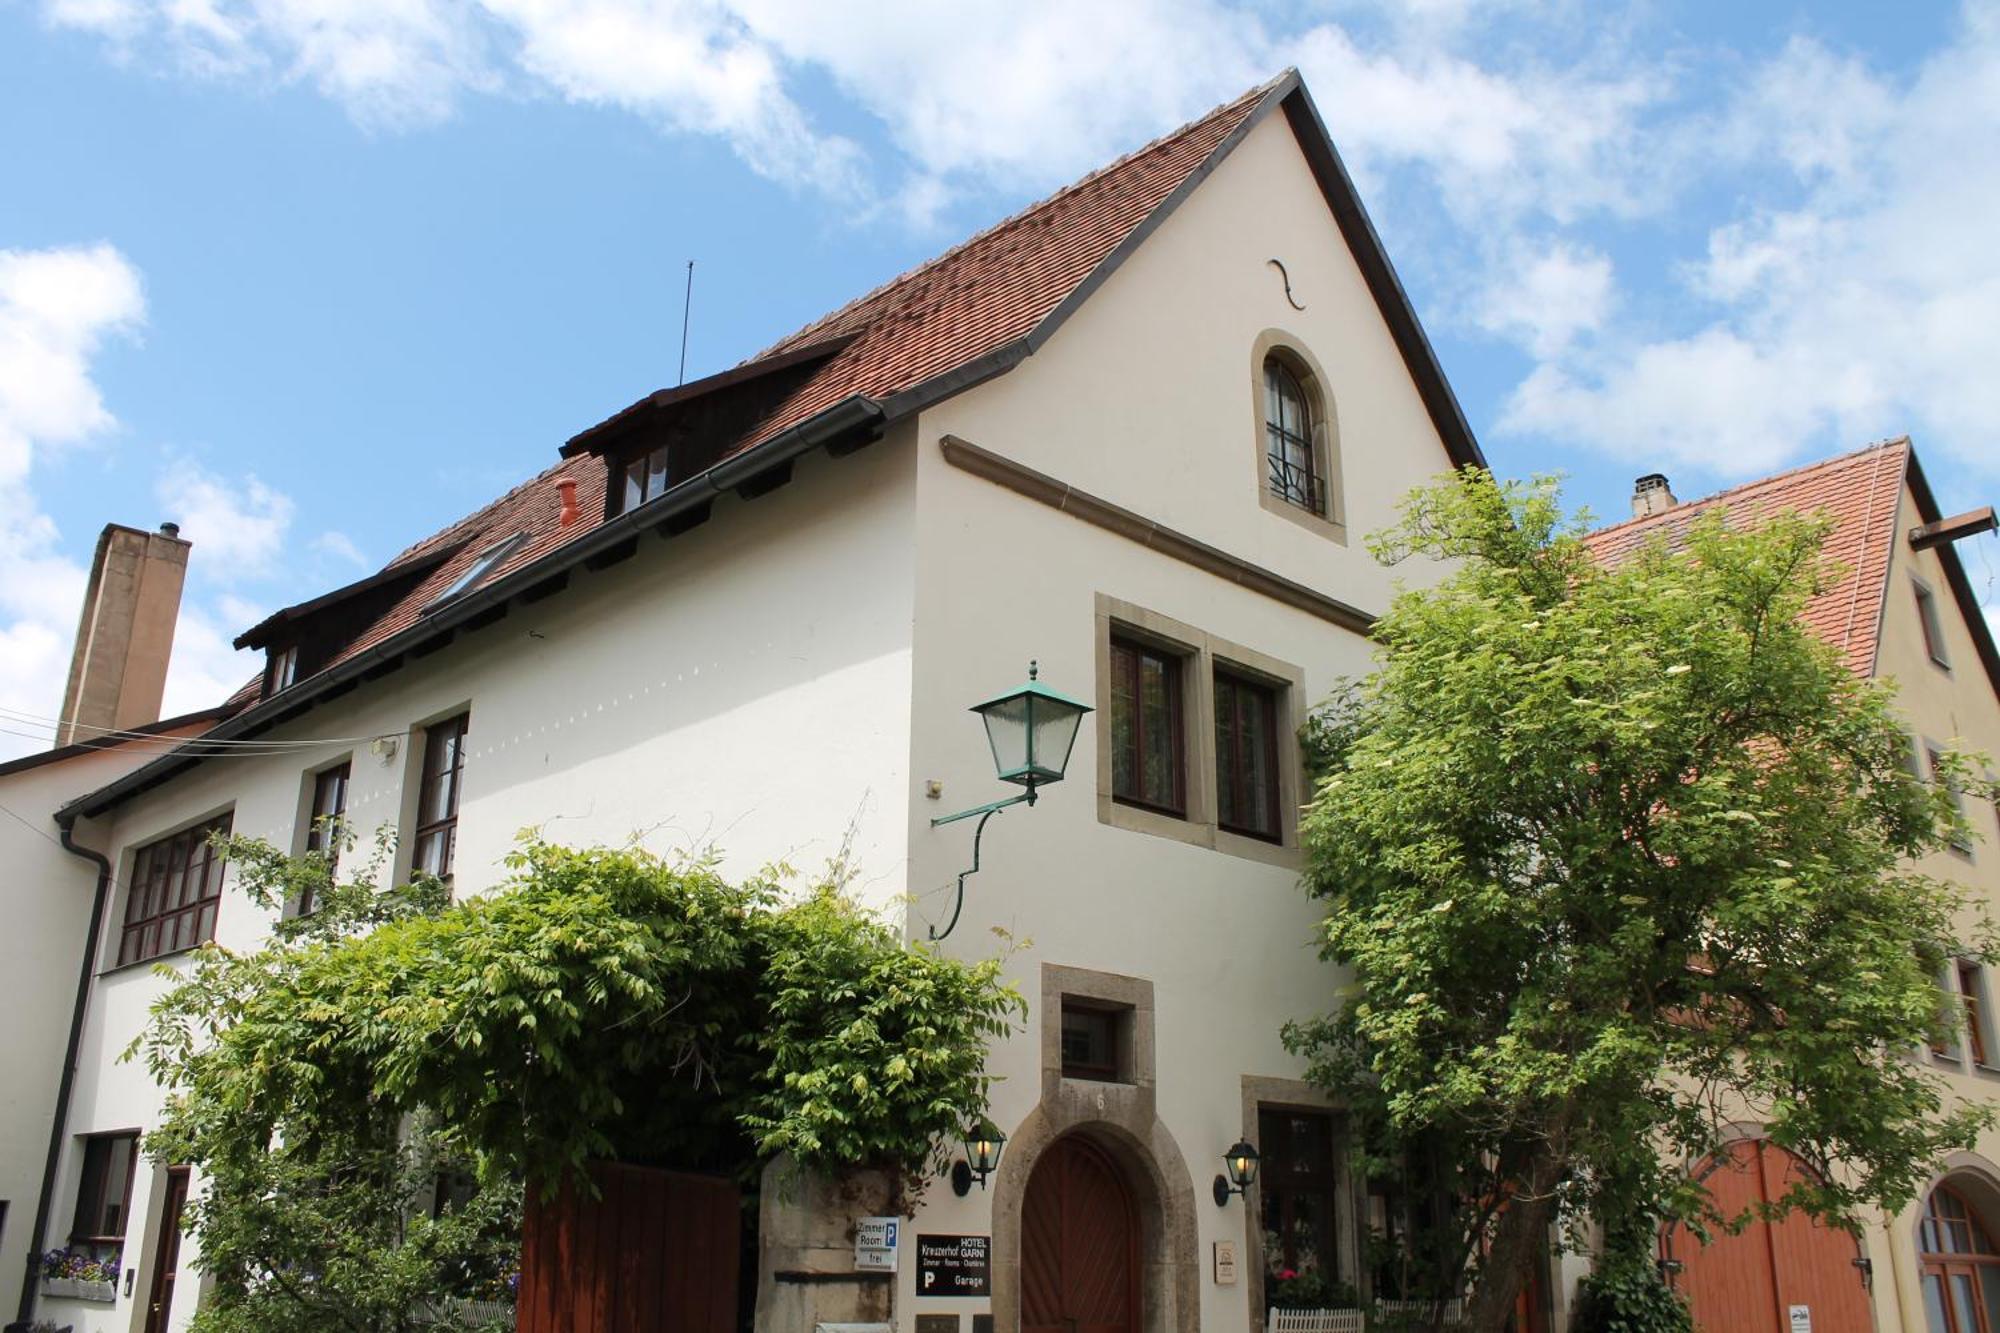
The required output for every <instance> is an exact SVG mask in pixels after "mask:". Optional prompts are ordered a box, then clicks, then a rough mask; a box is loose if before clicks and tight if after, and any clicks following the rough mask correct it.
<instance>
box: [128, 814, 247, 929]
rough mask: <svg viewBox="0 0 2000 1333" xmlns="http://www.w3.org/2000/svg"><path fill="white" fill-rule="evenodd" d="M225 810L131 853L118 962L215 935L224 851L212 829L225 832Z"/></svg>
mask: <svg viewBox="0 0 2000 1333" xmlns="http://www.w3.org/2000/svg"><path fill="white" fill-rule="evenodd" d="M228 834H229V816H228V815H223V816H222V817H220V818H219V819H214V820H210V821H209V822H208V823H206V824H200V825H197V826H196V827H194V828H190V829H183V830H181V831H180V832H179V833H176V834H174V835H173V836H171V837H167V838H162V839H160V840H159V841H158V842H152V843H148V844H146V845H145V846H144V847H141V848H140V849H139V850H138V851H137V852H135V853H133V856H132V874H131V877H130V879H129V880H128V881H127V883H128V884H129V885H130V888H129V890H128V892H127V895H126V898H125V925H124V928H123V930H122V931H121V933H120V935H119V938H118V963H119V965H120V966H123V965H125V964H126V963H139V962H144V961H145V960H146V959H148V958H160V957H164V956H165V955H167V954H171V953H179V952H181V951H182V950H184V949H192V948H193V947H194V946H195V945H197V944H200V943H202V942H203V941H205V940H209V939H213V938H214V937H215V914H216V910H217V908H218V907H219V906H220V904H221V902H222V872H223V858H222V853H221V852H219V851H217V850H216V849H215V848H214V847H212V846H210V845H209V838H210V836H211V835H214V836H220V837H227V836H228Z"/></svg>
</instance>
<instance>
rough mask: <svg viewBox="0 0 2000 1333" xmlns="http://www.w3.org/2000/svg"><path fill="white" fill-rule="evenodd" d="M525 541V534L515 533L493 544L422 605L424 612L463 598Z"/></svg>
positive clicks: (526, 538)
mask: <svg viewBox="0 0 2000 1333" xmlns="http://www.w3.org/2000/svg"><path fill="white" fill-rule="evenodd" d="M527 540H528V534H527V533H525V532H517V533H515V534H514V535H512V536H511V537H503V538H501V539H500V540H499V541H497V542H494V543H493V544H492V545H491V546H489V547H487V548H486V549H485V550H483V551H481V552H480V553H479V558H478V559H476V560H474V561H473V562H472V563H471V564H470V565H468V566H467V567H466V570H465V572H464V573H463V574H460V575H459V576H458V577H457V578H456V579H454V580H453V581H452V585H451V586H450V587H449V588H446V589H445V590H444V591H443V592H441V593H439V594H438V595H437V596H435V597H433V598H431V599H430V601H429V602H427V603H426V604H425V605H424V610H426V611H435V610H437V609H438V608H439V607H441V606H443V605H445V604H446V603H447V602H454V601H457V600H458V599H459V598H461V597H463V596H465V594H467V593H469V592H471V591H472V590H473V589H474V588H476V587H478V586H479V585H480V583H481V582H483V581H484V580H485V578H486V576H487V575H488V574H491V573H492V572H493V571H494V570H495V569H497V568H499V566H500V563H501V562H502V561H503V560H505V559H506V558H507V557H508V556H510V555H512V554H514V552H516V551H518V550H520V549H521V547H522V545H523V544H524V543H526V541H527Z"/></svg>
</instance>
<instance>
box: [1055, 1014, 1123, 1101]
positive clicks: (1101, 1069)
mask: <svg viewBox="0 0 2000 1333" xmlns="http://www.w3.org/2000/svg"><path fill="white" fill-rule="evenodd" d="M1131 1013H1132V1010H1131V1007H1130V1006H1128V1005H1122V1004H1113V1003H1110V1002H1109V1001H1103V1000H1092V999H1088V998H1083V997H1079V996H1074V995H1065V996H1063V998H1062V1012H1061V1014H1060V1015H1059V1016H1058V1027H1057V1029H1056V1043H1057V1050H1058V1052H1059V1053H1060V1055H1061V1058H1062V1076H1063V1077H1064V1078H1076V1079H1085V1080H1088V1081H1090V1082H1092V1083H1130V1082H1131V1081H1132V1078H1131V1074H1130V1072H1129V1071H1128V1070H1127V1068H1126V1063H1127V1062H1126V1058H1125V1054H1124V1052H1125V1043H1126V1040H1127V1037H1126V1031H1127V1029H1126V1025H1127V1024H1128V1023H1130V1022H1131V1021H1132V1020H1131ZM1072 1014H1075V1015H1077V1016H1079V1017H1086V1016H1087V1017H1089V1018H1091V1019H1102V1020H1103V1021H1104V1027H1103V1032H1104V1039H1105V1041H1106V1043H1108V1045H1109V1046H1110V1050H1109V1051H1108V1052H1106V1054H1108V1055H1109V1057H1110V1059H1109V1060H1108V1061H1095V1060H1073V1059H1071V1058H1070V1053H1069V1051H1068V1050H1067V1049H1066V1048H1065V1047H1063V1045H1062V1038H1063V1037H1064V1036H1065V1035H1066V1034H1067V1031H1068V1019H1069V1017H1070V1015H1072Z"/></svg>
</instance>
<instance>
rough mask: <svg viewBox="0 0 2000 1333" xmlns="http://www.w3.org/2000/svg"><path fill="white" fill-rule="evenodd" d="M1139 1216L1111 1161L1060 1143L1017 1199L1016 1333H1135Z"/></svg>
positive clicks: (1081, 1144)
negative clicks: (1018, 1320)
mask: <svg viewBox="0 0 2000 1333" xmlns="http://www.w3.org/2000/svg"><path fill="white" fill-rule="evenodd" d="M1138 1244H1139V1226H1138V1218H1137V1215H1136V1214H1135V1212H1134V1211H1133V1207H1132V1195H1131V1193H1130V1192H1129V1191H1128V1190H1127V1189H1126V1188H1125V1182H1124V1179H1123V1178H1122V1177H1121V1176H1120V1175H1119V1173H1118V1168H1117V1166H1116V1165H1114V1164H1113V1163H1112V1161H1111V1159H1110V1158H1108V1157H1106V1156H1105V1155H1104V1153H1103V1152H1101V1151H1100V1150H1098V1149H1097V1148H1096V1147H1095V1146H1093V1145H1092V1144H1090V1143H1088V1142H1086V1141H1084V1140H1083V1139H1080V1138H1076V1137H1074V1136H1071V1137H1069V1138H1065V1139H1058V1140H1057V1141H1056V1143H1055V1145H1054V1146H1053V1147H1051V1148H1050V1149H1049V1150H1048V1152H1046V1153H1044V1154H1043V1155H1042V1159H1041V1160H1040V1161H1038V1162H1036V1163H1035V1169H1034V1172H1033V1173H1032V1174H1031V1175H1030V1176H1029V1177H1028V1192H1027V1194H1026V1195H1025V1197H1024V1198H1023V1199H1022V1201H1021V1329H1022V1333H1133V1330H1136V1329H1137V1328H1138V1327H1139V1299H1138Z"/></svg>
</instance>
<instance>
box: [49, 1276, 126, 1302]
mask: <svg viewBox="0 0 2000 1333" xmlns="http://www.w3.org/2000/svg"><path fill="white" fill-rule="evenodd" d="M42 1295H44V1296H66V1297H68V1298H69V1299H70V1300H73V1301H104V1302H107V1303H109V1302H111V1301H115V1300H117V1299H118V1284H117V1283H116V1282H86V1281H84V1280H83V1279H82V1278H76V1277H45V1278H43V1279H42Z"/></svg>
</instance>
